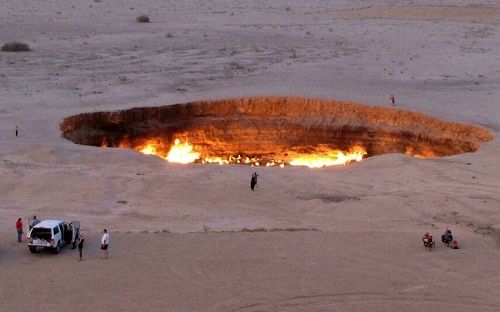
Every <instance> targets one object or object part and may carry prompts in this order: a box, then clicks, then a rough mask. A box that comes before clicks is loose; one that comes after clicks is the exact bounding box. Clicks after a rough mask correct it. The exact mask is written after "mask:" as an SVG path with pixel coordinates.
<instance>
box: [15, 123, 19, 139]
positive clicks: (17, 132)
mask: <svg viewBox="0 0 500 312" xmlns="http://www.w3.org/2000/svg"><path fill="white" fill-rule="evenodd" d="M18 134H19V127H18V126H16V137H17V135H18Z"/></svg>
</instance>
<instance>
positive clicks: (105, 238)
mask: <svg viewBox="0 0 500 312" xmlns="http://www.w3.org/2000/svg"><path fill="white" fill-rule="evenodd" d="M103 232H104V234H103V235H102V238H101V250H102V256H101V259H102V260H105V259H109V251H108V250H109V233H108V230H107V229H104V230H103ZM84 242H85V238H84V237H83V235H82V234H79V235H78V238H77V239H76V245H77V246H78V253H79V255H80V258H79V260H78V261H82V257H83V243H84Z"/></svg>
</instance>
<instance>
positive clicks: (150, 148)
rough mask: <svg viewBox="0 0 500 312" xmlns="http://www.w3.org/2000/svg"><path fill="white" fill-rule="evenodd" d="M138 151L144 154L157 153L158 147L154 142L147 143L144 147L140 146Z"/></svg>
mask: <svg viewBox="0 0 500 312" xmlns="http://www.w3.org/2000/svg"><path fill="white" fill-rule="evenodd" d="M139 152H141V153H143V154H146V155H158V149H157V147H156V145H154V144H147V145H145V146H144V147H142V148H141V149H140V150H139Z"/></svg>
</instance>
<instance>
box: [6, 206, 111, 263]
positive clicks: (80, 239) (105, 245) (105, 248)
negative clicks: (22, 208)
mask: <svg viewBox="0 0 500 312" xmlns="http://www.w3.org/2000/svg"><path fill="white" fill-rule="evenodd" d="M40 222H41V221H40V220H38V219H37V217H36V216H33V219H31V220H30V222H29V231H31V229H32V228H33V227H34V226H35V225H37V224H38V223H40ZM29 231H28V232H29ZM16 232H17V241H18V242H19V243H22V242H23V233H24V232H23V220H22V218H18V219H17V221H16ZM84 242H85V237H84V236H83V235H82V234H81V233H80V232H78V234H77V235H76V246H75V244H73V249H75V248H76V247H78V253H79V255H80V258H79V261H82V260H83V244H84ZM109 242H110V239H109V233H108V230H107V229H104V230H103V235H102V238H101V250H102V257H101V258H102V259H103V260H105V259H109Z"/></svg>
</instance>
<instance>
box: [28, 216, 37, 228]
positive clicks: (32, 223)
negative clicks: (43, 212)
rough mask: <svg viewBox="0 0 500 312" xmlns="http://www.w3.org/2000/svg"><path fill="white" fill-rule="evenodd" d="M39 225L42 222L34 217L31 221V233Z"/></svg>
mask: <svg viewBox="0 0 500 312" xmlns="http://www.w3.org/2000/svg"><path fill="white" fill-rule="evenodd" d="M38 223H40V220H38V219H37V218H36V216H33V220H31V221H30V225H29V229H30V231H31V229H32V228H33V227H34V226H35V225H37V224H38Z"/></svg>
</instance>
